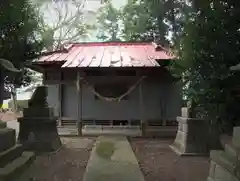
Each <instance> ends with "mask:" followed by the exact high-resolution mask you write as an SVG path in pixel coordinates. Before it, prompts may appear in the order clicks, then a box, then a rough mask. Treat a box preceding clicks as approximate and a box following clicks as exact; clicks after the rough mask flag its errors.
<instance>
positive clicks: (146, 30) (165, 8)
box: [122, 0, 190, 46]
mask: <svg viewBox="0 0 240 181" xmlns="http://www.w3.org/2000/svg"><path fill="white" fill-rule="evenodd" d="M189 11H190V6H189V5H187V4H186V3H185V2H182V1H177V0H167V1H166V0H159V1H151V0H131V1H128V4H127V5H126V6H125V7H124V9H123V12H122V19H123V24H124V29H123V36H124V38H125V39H126V40H140V41H144V40H147V41H149V40H151V41H156V42H159V43H160V44H161V45H167V46H168V45H169V43H171V44H174V45H175V44H176V42H177V40H178V37H179V36H180V35H181V33H182V32H183V26H184V23H185V21H186V19H187V17H186V15H187V14H188V12H189ZM169 34H171V36H169Z"/></svg>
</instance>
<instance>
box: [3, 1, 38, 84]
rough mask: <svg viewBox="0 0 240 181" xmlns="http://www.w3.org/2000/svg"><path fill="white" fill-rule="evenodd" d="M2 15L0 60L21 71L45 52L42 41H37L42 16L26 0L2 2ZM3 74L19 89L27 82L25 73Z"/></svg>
mask: <svg viewBox="0 0 240 181" xmlns="http://www.w3.org/2000/svg"><path fill="white" fill-rule="evenodd" d="M0 12H1V15H0V34H1V35H0V57H1V58H3V59H6V60H9V61H11V63H12V64H13V65H14V66H15V67H16V68H17V69H22V68H23V67H24V64H25V63H26V62H28V61H29V60H31V59H32V58H34V57H36V56H37V55H38V54H39V52H40V50H41V49H42V46H41V45H42V44H41V41H38V40H36V33H37V31H38V30H39V26H38V20H39V16H38V14H37V13H36V11H35V9H34V7H33V6H32V5H31V4H30V3H29V2H28V1H27V0H20V1H18V0H11V1H10V2H9V1H8V2H1V3H0ZM1 71H3V72H5V74H4V75H5V76H4V77H5V78H7V79H8V80H9V81H11V82H12V83H14V84H16V85H21V84H22V83H23V82H24V80H26V79H28V76H25V75H26V73H27V71H26V70H25V69H23V71H21V72H20V73H18V74H17V75H16V74H12V73H11V72H6V70H3V69H2V70H1ZM28 82H29V81H28V80H26V83H28Z"/></svg>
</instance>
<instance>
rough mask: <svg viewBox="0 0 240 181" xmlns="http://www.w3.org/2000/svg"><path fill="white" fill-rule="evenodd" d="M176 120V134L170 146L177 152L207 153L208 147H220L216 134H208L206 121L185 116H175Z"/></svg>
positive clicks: (185, 153) (189, 153) (187, 153)
mask: <svg viewBox="0 0 240 181" xmlns="http://www.w3.org/2000/svg"><path fill="white" fill-rule="evenodd" d="M177 121H178V131H177V135H176V138H175V141H174V143H173V144H172V145H171V146H170V147H171V148H172V149H173V151H175V152H176V153H177V154H179V155H189V156H190V155H208V154H209V152H210V149H216V148H217V149H219V148H221V146H220V145H221V144H220V140H219V138H218V135H217V134H210V132H209V125H208V124H207V121H205V120H200V119H193V118H187V117H177ZM212 143H214V145H213V144H212Z"/></svg>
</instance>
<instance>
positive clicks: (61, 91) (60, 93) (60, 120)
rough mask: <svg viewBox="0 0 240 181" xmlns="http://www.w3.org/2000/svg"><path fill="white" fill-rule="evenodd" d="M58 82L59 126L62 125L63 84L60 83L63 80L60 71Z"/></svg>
mask: <svg viewBox="0 0 240 181" xmlns="http://www.w3.org/2000/svg"><path fill="white" fill-rule="evenodd" d="M59 74H60V75H59V79H60V81H59V84H58V120H59V126H62V112H63V111H62V107H63V105H62V102H63V85H62V80H63V74H62V72H60V73H59Z"/></svg>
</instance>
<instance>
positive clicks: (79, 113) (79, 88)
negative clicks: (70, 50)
mask: <svg viewBox="0 0 240 181" xmlns="http://www.w3.org/2000/svg"><path fill="white" fill-rule="evenodd" d="M76 87H77V129H78V135H79V136H82V82H81V77H80V73H79V72H77V82H76Z"/></svg>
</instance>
